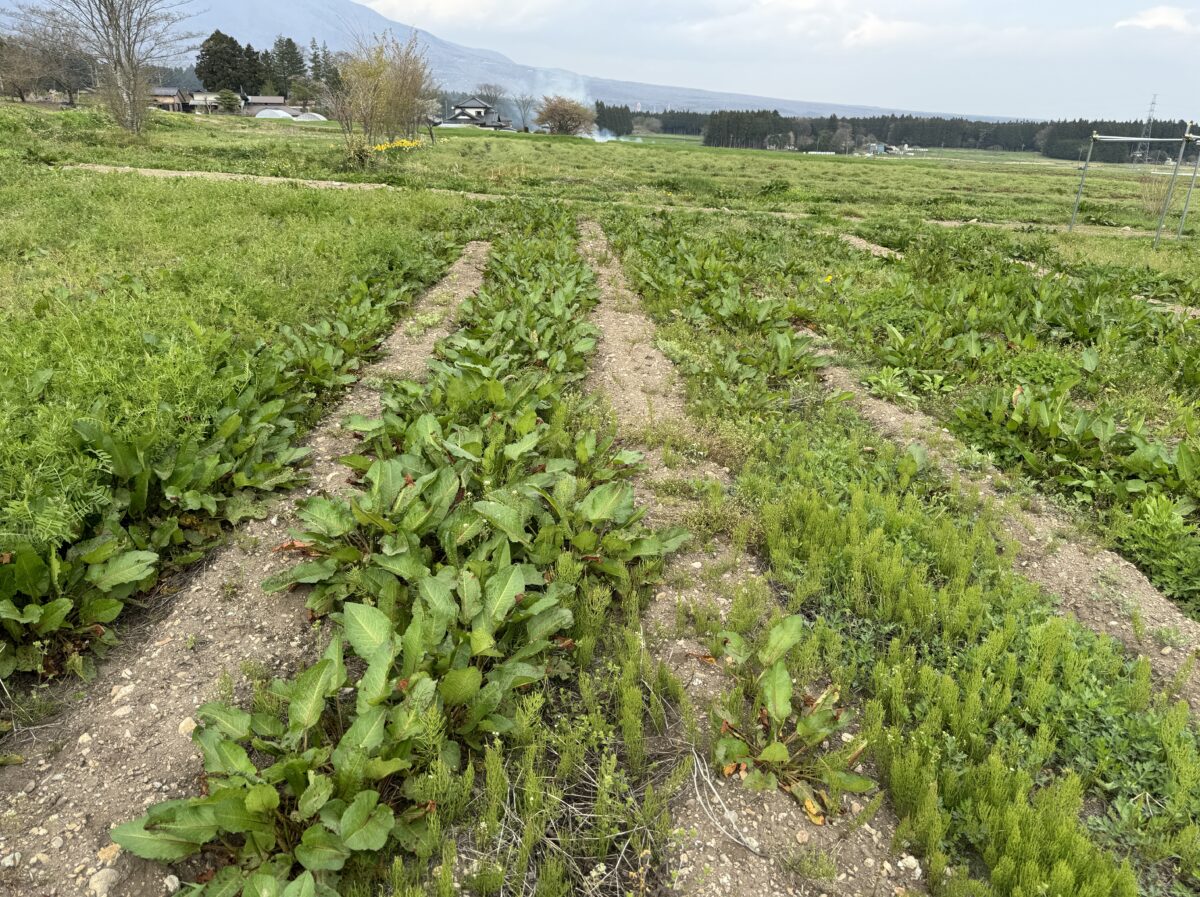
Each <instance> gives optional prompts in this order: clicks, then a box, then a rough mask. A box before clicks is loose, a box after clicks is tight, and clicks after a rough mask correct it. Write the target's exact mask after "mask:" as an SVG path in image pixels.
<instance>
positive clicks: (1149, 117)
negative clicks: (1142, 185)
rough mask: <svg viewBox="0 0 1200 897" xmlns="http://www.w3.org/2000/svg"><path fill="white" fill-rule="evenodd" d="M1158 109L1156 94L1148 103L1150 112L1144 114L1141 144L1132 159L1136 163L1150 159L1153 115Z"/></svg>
mask: <svg viewBox="0 0 1200 897" xmlns="http://www.w3.org/2000/svg"><path fill="white" fill-rule="evenodd" d="M1157 109H1158V94H1155V95H1154V98H1153V99H1152V100H1151V101H1150V111H1149V112H1147V113H1146V126H1145V127H1144V128H1142V142H1141V143H1139V144H1138V148H1137V152H1136V154H1135V155H1134V158H1135V159H1137V161H1138V163H1139V164H1140V163H1142V162H1146V161H1148V160H1149V158H1150V138H1151V136H1152V135H1153V133H1154V113H1155V112H1156V111H1157Z"/></svg>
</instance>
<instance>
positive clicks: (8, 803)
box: [0, 243, 488, 897]
mask: <svg viewBox="0 0 1200 897" xmlns="http://www.w3.org/2000/svg"><path fill="white" fill-rule="evenodd" d="M487 253H488V245H487V244H486V243H471V244H469V245H468V246H467V247H466V250H465V251H464V253H463V255H462V257H461V258H460V259H459V260H458V261H457V262H456V263H455V264H454V266H453V267H452V268H451V269H450V271H449V272H448V273H447V275H446V276H445V277H444V278H443V279H442V281H441V282H440V283H438V284H437V285H436V286H434V287H433V288H431V289H430V290H428V291H427V292H426V293H425V294H424V295H423V296H422V297H421V298H420V299H419V300H418V302H417V304H416V305H415V307H414V309H413V320H417V321H419V320H421V319H422V317H423V316H427V315H428V316H432V315H437V321H438V324H437V325H435V326H433V327H432V328H431V329H430V330H428V331H426V332H424V333H420V334H416V335H412V334H410V333H409V332H407V331H406V328H407V327H408V326H409V325H408V324H407V323H406V324H402V325H401V326H400V327H399V328H398V329H397V331H396V332H395V333H394V334H393V335H392V337H391V338H390V339H388V340H387V341H386V343H385V344H384V349H385V351H386V355H385V356H384V357H383V359H382V360H381V361H379V363H378V364H376V365H373V366H372V367H370V368H367V369H366V370H365V371H364V372H363V375H364V376H363V379H361V380H360V381H359V382H358V383H357V384H356V385H355V386H354V387H353V388H352V389H351V390H350V391H349V392H348V393H347V394H346V396H345V397H344V399H343V401H342V402H341V403H340V404H339V406H338V407H337V408H336V410H334V411H333V412H332V413H331V414H330V415H328V416H327V417H326V418H325V420H324V421H323V422H322V423H321V424H320V425H319V426H318V427H317V428H316V429H315V430H314V431H313V432H312V433H311V434H310V435H309V438H308V439H307V441H306V442H307V445H308V446H309V447H311V449H312V455H311V460H312V464H311V468H310V470H309V473H310V481H309V483H308V484H307V486H305V487H302V488H299V489H296V490H294V491H292V492H291V493H289V494H287V495H284V496H281V497H279V498H278V499H277V500H276V501H275V502H274V504H273V505H272V508H271V511H270V512H269V516H267V517H266V518H264V519H261V520H256V521H253V522H251V523H250V524H248V525H246V526H244V527H242V528H240V529H238V530H237V531H236V532H235V533H234V534H233V535H232V537H231V540H230V542H229V544H228V545H226V546H224V547H223V548H221V549H219V550H217V551H216V552H214V553H213V554H212V555H211V556H210V557H209V558H208V559H207V560H206V561H205V562H204V563H203V565H202V566H201V567H199V568H198V569H196V570H194V571H193V572H191V573H190V574H188V575H187V576H186V577H184V578H182V579H181V580H180V582H179V583H178V585H177V587H176V588H177V594H175V595H174V596H173V597H172V598H171V599H170V600H169V602H168V606H169V609H168V610H167V612H166V613H165V615H164V616H163V617H162V618H161V619H157V620H153V621H150V622H147V623H145V624H144V625H143V626H142V627H141V628H139V629H137V630H125V631H124V632H123V637H124V641H125V644H124V646H123V647H122V648H121V649H119V650H118V652H117V653H116V654H115V655H114V656H113V657H112V658H111V659H110V660H109V661H108V662H106V663H105V664H104V665H103V667H102V671H101V675H100V677H99V678H98V680H97V681H96V682H95V683H93V684H92V685H90V686H89V687H87V688H85V689H82V690H81V693H80V694H79V695H78V696H77V698H76V699H75V700H73V701H72V702H71V706H70V708H69V709H68V710H67V711H65V712H64V713H63V714H62V716H61V717H60V718H58V719H56V720H54V721H53V722H52V723H51V724H50V725H48V726H46V727H43V728H41V729H40V730H38V731H37V732H36V733H34V734H36V735H37V738H36V740H32V739H29V740H27V741H26V742H25V743H20V742H18V743H10V744H8V745H6V746H5V750H6V751H12V752H19V753H21V754H23V755H24V756H25V758H26V762H25V764H24V765H22V766H10V767H7V768H2V769H0V857H2V858H3V859H2V860H0V893H3V894H5V895H10V894H11V895H13V897H66V895H75V894H89V895H93V897H105V895H128V897H153V895H158V894H165V893H170V892H171V891H172V890H173V889H175V888H178V886H179V885H178V880H176V879H174V877H173V876H165V875H164V872H163V870H162V868H161V867H158V866H155V865H153V864H150V863H146V862H143V861H141V860H138V859H137V858H135V857H132V856H129V855H124V854H123V853H122V851H121V850H120V848H118V847H117V846H116V845H114V844H112V843H111V842H110V840H109V836H108V832H109V830H110V828H111V827H112V826H113V825H115V824H118V823H121V822H125V821H127V820H129V819H132V818H134V817H136V816H139V815H141V814H142V813H143V812H144V811H145V808H146V807H147V806H149V805H150V804H152V803H157V802H158V801H161V800H164V799H168V798H176V797H182V796H185V795H189V794H194V793H196V792H197V790H198V779H199V775H200V772H201V767H200V764H199V762H198V758H197V750H196V748H195V746H194V745H193V744H192V741H191V737H190V736H191V732H192V730H193V729H194V728H195V725H196V723H195V718H194V717H195V711H196V708H197V707H199V706H200V705H201V704H203V703H204V702H206V701H209V700H214V699H219V698H222V697H224V698H229V697H232V696H234V695H236V696H237V697H239V698H245V697H247V695H248V693H249V692H250V690H251V688H252V685H253V683H254V682H255V681H261V680H263V679H266V678H269V677H273V676H280V675H286V674H288V673H290V672H293V671H294V670H296V669H297V668H298V667H300V666H301V665H302V664H303V663H304V662H305V661H307V660H309V659H310V658H311V657H312V656H313V655H314V652H315V651H318V650H319V646H320V644H321V642H322V632H321V630H320V627H318V626H315V625H314V624H313V623H312V622H310V620H309V618H308V615H307V612H306V611H305V608H304V600H305V595H304V594H303V592H302V591H297V592H294V593H291V594H287V593H283V594H266V593H264V592H263V591H262V589H261V587H260V584H261V582H262V580H263V579H265V578H266V577H267V576H270V575H271V574H273V573H276V572H280V571H281V570H283V569H285V568H286V567H288V566H290V565H291V564H292V563H293V562H294V558H291V557H286V556H284V555H282V554H280V553H279V552H278V551H277V546H280V545H281V543H284V542H286V541H287V540H288V539H289V538H290V537H289V528H290V527H291V526H293V525H294V524H295V518H294V511H295V507H296V505H297V503H298V502H300V501H302V500H303V499H305V498H307V497H309V496H311V495H314V494H316V493H319V492H332V491H335V490H339V489H344V488H348V487H346V486H345V484H344V479H345V470H344V468H341V467H340V465H339V464H338V462H337V459H338V458H339V457H340V456H341V455H344V454H346V453H348V452H349V451H351V450H353V448H354V440H353V438H352V437H351V436H350V434H348V433H345V432H343V431H342V429H341V423H342V421H343V420H344V419H345V418H346V417H347V416H349V415H350V414H355V413H359V414H371V413H374V412H376V411H377V410H378V408H379V398H378V395H377V394H376V393H375V391H374V389H373V388H372V386H371V384H372V383H374V382H377V380H378V379H379V378H381V377H382V378H387V377H391V376H407V375H412V374H414V373H416V372H418V371H419V370H421V369H423V366H424V363H425V361H426V359H427V357H428V355H429V352H430V351H431V350H432V347H433V341H432V338H433V337H434V335H435V334H436V333H439V332H442V330H443V329H444V327H445V325H446V319H447V318H448V316H449V313H450V309H451V308H452V307H453V306H454V305H456V304H458V303H460V302H462V300H464V299H465V298H466V297H467V296H469V295H470V294H472V293H474V292H475V291H476V290H478V289H479V285H480V283H481V281H482V276H483V269H484V266H485V264H486V260H487Z"/></svg>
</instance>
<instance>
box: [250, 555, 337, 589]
mask: <svg viewBox="0 0 1200 897" xmlns="http://www.w3.org/2000/svg"><path fill="white" fill-rule="evenodd" d="M337 569H338V565H337V561H335V560H333V559H332V558H322V559H321V560H319V561H305V562H304V563H302V564H297V565H296V566H295V567H293V568H292V569H290V570H286V571H284V572H283V573H280V574H278V575H276V576H271V577H268V578H267V579H265V580H263V584H262V590H263V591H264V592H266V593H267V594H270V593H272V592H281V591H283V590H284V589H286V588H288V587H289V586H294V585H300V584H306V585H313V584H315V583H318V582H325V581H326V580H327V579H330V578H331V577H332V576H333V575H334V574H335V573H337Z"/></svg>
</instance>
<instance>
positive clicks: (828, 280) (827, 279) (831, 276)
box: [825, 274, 833, 283]
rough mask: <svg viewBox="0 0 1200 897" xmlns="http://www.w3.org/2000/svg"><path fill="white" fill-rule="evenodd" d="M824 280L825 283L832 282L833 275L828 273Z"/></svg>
mask: <svg viewBox="0 0 1200 897" xmlns="http://www.w3.org/2000/svg"><path fill="white" fill-rule="evenodd" d="M825 282H826V283H833V275H832V274H830V275H829V276H828V277H826V278H825Z"/></svg>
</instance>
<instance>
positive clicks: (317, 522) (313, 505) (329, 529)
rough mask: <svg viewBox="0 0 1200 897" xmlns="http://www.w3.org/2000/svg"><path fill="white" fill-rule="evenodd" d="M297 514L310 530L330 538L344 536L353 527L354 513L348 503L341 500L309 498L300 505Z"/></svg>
mask: <svg viewBox="0 0 1200 897" xmlns="http://www.w3.org/2000/svg"><path fill="white" fill-rule="evenodd" d="M299 516H300V519H301V520H303V521H304V523H305V524H306V525H307V527H308V528H309V529H310V530H312V531H313V532H316V533H319V534H320V535H322V536H326V537H328V538H330V539H336V538H338V537H340V536H344V535H346V533H348V532H350V531H351V530H352V529H354V514H353V513H351V511H350V507H349V505H347V504H346V503H345V502H342V501H334V500H332V499H328V498H323V497H320V496H318V497H316V498H310V499H308V501H306V502H304V504H303V505H302V506H301V508H300V512H299Z"/></svg>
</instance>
